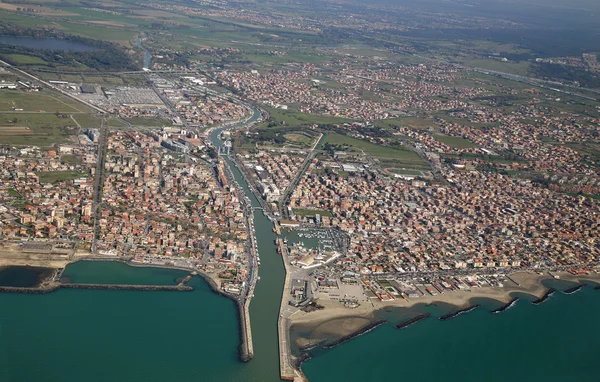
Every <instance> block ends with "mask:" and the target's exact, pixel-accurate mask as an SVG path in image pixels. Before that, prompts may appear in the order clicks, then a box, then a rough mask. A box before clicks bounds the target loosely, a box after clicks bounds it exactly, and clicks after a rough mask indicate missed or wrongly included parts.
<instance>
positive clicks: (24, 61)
mask: <svg viewBox="0 0 600 382" xmlns="http://www.w3.org/2000/svg"><path fill="white" fill-rule="evenodd" d="M2 56H3V57H6V59H7V60H9V61H12V62H14V63H15V64H17V65H46V61H44V60H42V59H41V58H39V57H35V56H27V55H25V54H3V55H2Z"/></svg>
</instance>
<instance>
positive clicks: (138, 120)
mask: <svg viewBox="0 0 600 382" xmlns="http://www.w3.org/2000/svg"><path fill="white" fill-rule="evenodd" d="M123 119H124V120H125V121H127V122H129V123H131V124H132V125H134V126H157V127H160V126H171V125H173V123H172V122H171V121H169V120H168V119H161V118H144V117H132V118H123Z"/></svg>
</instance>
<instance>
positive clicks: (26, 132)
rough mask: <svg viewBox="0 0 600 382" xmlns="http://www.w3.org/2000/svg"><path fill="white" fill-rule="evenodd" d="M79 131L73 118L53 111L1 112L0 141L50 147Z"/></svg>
mask: <svg viewBox="0 0 600 382" xmlns="http://www.w3.org/2000/svg"><path fill="white" fill-rule="evenodd" d="M78 131H79V128H78V127H77V125H76V124H75V122H74V121H73V120H72V119H71V118H68V117H67V118H61V117H58V116H56V115H55V114H53V113H40V114H31V113H5V114H3V113H0V143H5V144H11V145H27V146H30V145H33V146H40V147H49V146H52V145H53V144H55V143H61V142H66V141H67V140H68V139H69V137H70V136H73V135H74V134H76V133H77V132H78Z"/></svg>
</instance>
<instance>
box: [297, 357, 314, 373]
mask: <svg viewBox="0 0 600 382" xmlns="http://www.w3.org/2000/svg"><path fill="white" fill-rule="evenodd" d="M311 359H312V357H311V356H310V354H308V353H304V354H302V356H301V357H298V358H296V363H295V365H294V366H295V367H296V369H297V370H300V369H301V368H302V364H303V363H304V362H306V361H310V360H311Z"/></svg>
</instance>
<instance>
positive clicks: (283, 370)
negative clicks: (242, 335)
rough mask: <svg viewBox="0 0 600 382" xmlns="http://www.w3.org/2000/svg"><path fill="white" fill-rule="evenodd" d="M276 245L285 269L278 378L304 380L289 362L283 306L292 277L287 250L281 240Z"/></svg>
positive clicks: (287, 320)
mask: <svg viewBox="0 0 600 382" xmlns="http://www.w3.org/2000/svg"><path fill="white" fill-rule="evenodd" d="M277 245H278V246H279V248H280V249H281V251H280V252H281V256H282V257H283V265H284V267H285V282H284V283H283V293H282V295H281V305H280V307H279V319H278V320H277V333H278V337H279V374H280V378H281V379H283V380H286V381H293V380H296V379H304V378H303V377H302V376H301V373H300V372H299V371H298V370H297V369H296V367H295V366H296V365H295V364H294V363H293V362H292V360H291V355H292V352H291V349H290V339H289V326H290V323H289V319H288V318H287V317H284V310H285V306H286V305H287V295H288V293H289V291H290V290H291V285H292V277H291V274H290V268H289V267H290V265H289V260H288V257H287V248H286V246H285V244H283V240H282V239H281V238H278V239H277Z"/></svg>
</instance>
